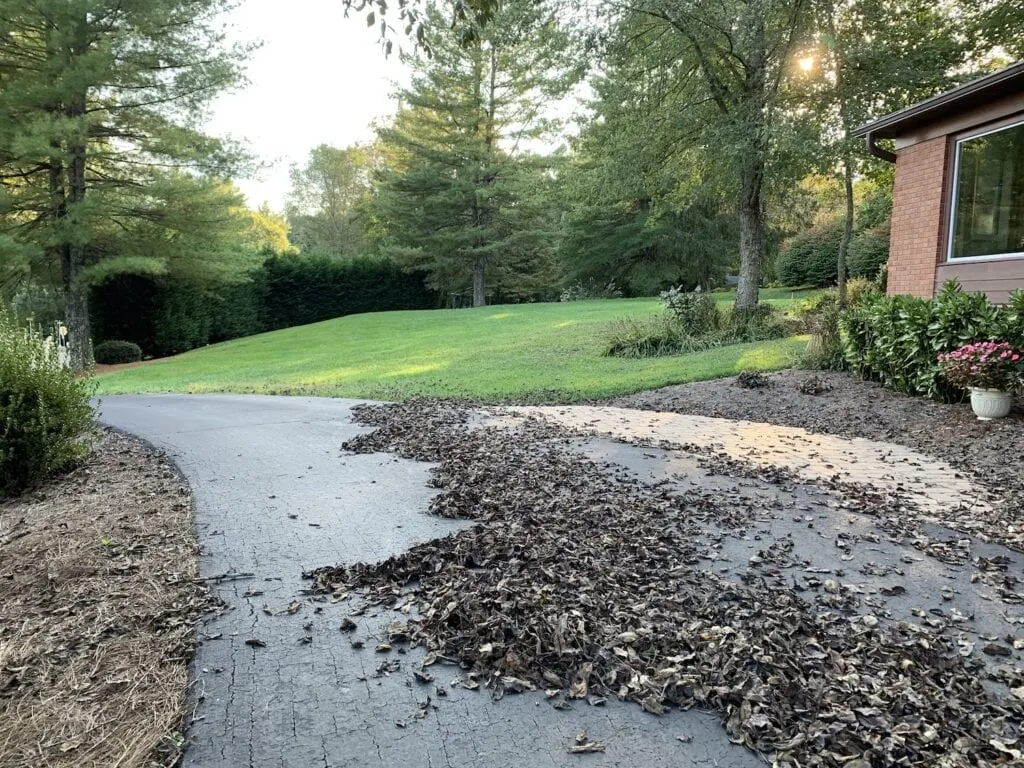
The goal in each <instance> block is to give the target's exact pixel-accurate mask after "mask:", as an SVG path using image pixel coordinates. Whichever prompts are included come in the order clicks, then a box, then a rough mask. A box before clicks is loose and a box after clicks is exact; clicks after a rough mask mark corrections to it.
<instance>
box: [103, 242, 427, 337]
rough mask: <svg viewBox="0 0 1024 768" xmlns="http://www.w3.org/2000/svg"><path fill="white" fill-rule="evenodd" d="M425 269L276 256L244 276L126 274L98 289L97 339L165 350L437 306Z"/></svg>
mask: <svg viewBox="0 0 1024 768" xmlns="http://www.w3.org/2000/svg"><path fill="white" fill-rule="evenodd" d="M437 303H438V298H437V294H436V293H435V292H433V291H430V290H428V289H427V288H426V287H425V286H424V284H423V278H422V275H420V274H416V273H406V272H403V271H402V269H401V268H400V267H399V266H398V265H397V264H395V263H393V262H392V261H390V260H387V259H383V258H376V257H368V256H364V257H356V258H349V259H342V258H339V257H334V256H316V255H313V256H280V257H278V256H273V257H270V258H269V259H267V260H266V262H264V264H263V265H262V266H261V267H260V268H259V269H257V270H256V271H255V272H253V273H252V274H251V275H250V276H249V279H248V280H246V281H244V282H233V283H220V284H213V285H210V284H206V283H198V282H195V281H191V280H187V279H181V278H173V277H166V276H164V277H155V278H154V277H148V276H141V275H121V276H118V277H115V278H111V279H109V280H107V281H106V282H104V283H103V284H102V285H100V286H98V287H96V288H95V289H93V292H92V297H91V309H92V327H93V336H94V339H96V340H98V341H105V340H112V339H116V340H126V341H130V342H133V343H135V344H138V345H139V347H141V348H142V350H143V351H144V352H145V353H146V354H150V355H154V356H157V357H163V356H166V355H174V354H178V353H180V352H185V351H187V350H190V349H194V348H196V347H201V346H204V345H206V344H211V343H214V342H218V341H226V340H228V339H235V338H239V337H242V336H251V335H253V334H257V333H262V332H263V331H268V330H275V329H278V328H288V327H291V326H293V325H305V324H307V323H315V322H318V321H320V320H329V319H331V318H333V317H342V316H344V315H351V314H356V313H360V312H383V311H388V310H394V309H428V308H433V307H436V306H437Z"/></svg>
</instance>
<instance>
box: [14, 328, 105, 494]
mask: <svg viewBox="0 0 1024 768" xmlns="http://www.w3.org/2000/svg"><path fill="white" fill-rule="evenodd" d="M91 394H92V384H91V380H90V379H89V378H87V377H82V378H79V377H76V376H75V374H74V373H73V372H72V371H71V370H69V369H67V368H63V367H61V365H60V363H59V361H58V359H57V350H56V348H55V347H54V346H53V345H52V344H51V343H50V342H47V341H45V340H44V339H43V336H42V334H41V333H39V331H38V330H37V329H35V328H29V329H26V328H22V327H19V326H17V325H16V324H15V323H14V322H13V321H12V320H11V319H10V318H8V317H7V316H6V315H5V314H3V313H2V312H0V496H10V495H13V494H16V493H18V492H20V491H22V490H24V489H25V488H27V487H28V486H30V485H32V484H33V483H35V482H37V481H38V480H41V479H42V478H44V477H46V476H47V475H49V474H50V473H52V472H55V471H56V470H58V469H61V468H62V467H65V466H67V465H68V464H69V463H71V462H73V461H75V460H77V459H80V458H82V457H83V456H84V455H85V453H86V451H87V446H86V444H85V442H84V439H85V435H86V431H87V430H88V428H89V426H90V424H91V422H92V407H91V406H90V404H89V397H90V395H91Z"/></svg>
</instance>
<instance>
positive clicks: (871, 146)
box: [864, 131, 896, 163]
mask: <svg viewBox="0 0 1024 768" xmlns="http://www.w3.org/2000/svg"><path fill="white" fill-rule="evenodd" d="M864 141H865V143H866V144H867V145H868V154H869V155H871V156H872V157H877V158H878V159H879V160H885V162H887V163H895V162H896V153H895V152H890V151H889V150H888V149H886V148H885V147H880V146H879V145H878V135H877V134H876V133H875V132H874V131H868V133H867V134H866V135H865V136H864Z"/></svg>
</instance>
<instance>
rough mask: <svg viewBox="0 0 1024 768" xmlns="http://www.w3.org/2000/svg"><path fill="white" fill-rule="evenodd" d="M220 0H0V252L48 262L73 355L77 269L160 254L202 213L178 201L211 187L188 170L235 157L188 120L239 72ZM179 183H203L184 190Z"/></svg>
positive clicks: (83, 302) (79, 351)
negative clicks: (58, 285) (55, 279)
mask: <svg viewBox="0 0 1024 768" xmlns="http://www.w3.org/2000/svg"><path fill="white" fill-rule="evenodd" d="M227 7H228V0H36V1H35V2H32V3H25V2H24V1H23V0H0V185H2V189H3V192H2V195H0V232H2V237H0V248H2V250H0V259H2V260H3V262H4V263H5V265H7V267H8V270H5V271H7V272H8V274H9V273H11V272H12V271H15V270H14V269H11V267H12V265H16V263H17V264H20V265H21V266H22V267H23V268H27V267H33V266H34V267H36V268H37V269H38V268H51V267H53V266H54V265H59V271H60V282H61V285H62V288H63V293H64V300H65V319H66V321H67V323H68V325H69V327H70V328H71V331H72V339H71V341H72V362H73V364H74V365H75V366H76V367H78V368H81V367H84V366H85V365H87V364H88V362H89V355H90V352H89V343H88V342H89V325H88V323H89V313H88V306H87V304H88V275H87V270H89V269H90V268H94V269H95V270H96V271H98V272H101V273H105V274H106V273H110V272H111V271H113V270H114V269H115V268H116V264H115V263H114V262H113V260H115V259H121V260H122V266H123V267H129V266H130V267H131V268H139V267H140V266H142V265H143V264H146V265H148V267H149V268H151V269H155V268H158V267H159V264H160V263H165V261H166V253H165V251H167V250H168V249H170V250H173V249H174V248H175V247H176V246H181V245H184V243H185V242H186V241H187V240H188V239H189V238H190V237H191V235H190V233H194V232H195V229H194V226H193V225H194V224H195V223H196V221H197V219H196V216H198V222H200V223H202V222H204V221H205V220H206V218H207V217H206V215H204V213H203V212H202V211H201V210H200V209H198V208H193V209H192V210H191V211H190V212H189V211H188V209H189V208H190V207H191V206H193V205H200V204H201V201H202V199H203V197H204V195H205V196H209V195H214V196H217V195H219V194H221V193H220V192H219V191H218V187H217V184H216V183H215V182H212V181H210V182H204V181H203V180H202V179H201V178H197V175H202V174H212V175H213V176H222V175H224V174H227V173H228V172H230V171H232V170H233V169H235V168H237V166H238V164H239V162H240V161H241V159H242V158H241V155H240V154H239V153H238V152H237V151H235V150H234V149H233V148H231V147H229V146H227V145H225V144H223V143H222V142H219V141H217V140H215V139H211V138H209V137H207V136H205V135H203V133H202V132H201V131H199V130H197V129H196V128H195V127H194V123H195V120H194V118H195V117H197V116H198V115H200V114H201V111H202V109H203V107H204V106H205V105H206V104H207V103H208V102H209V100H210V99H211V98H212V97H213V96H215V95H216V94H217V93H219V92H220V91H222V90H224V89H225V88H229V87H230V86H232V85H233V84H235V83H237V82H239V80H240V77H241V74H240V65H241V62H242V60H243V58H244V56H245V54H246V50H245V49H244V48H242V47H237V46H227V45H226V44H225V43H224V33H223V30H222V29H221V27H220V24H219V20H218V19H217V16H218V14H219V13H221V12H222V11H224V10H225V9H226V8H227ZM178 171H180V173H178ZM183 188H184V189H186V190H187V191H189V192H195V191H196V190H197V188H199V189H201V191H202V194H200V195H198V196H196V197H193V198H191V200H189V201H186V200H184V199H183V198H181V197H180V196H179V195H180V193H181V192H182V191H183ZM213 223H214V224H217V222H213ZM217 225H218V226H219V224H217ZM176 227H180V228H178V229H176ZM112 232H113V233H116V237H115V236H111V235H110V233H112ZM130 235H137V236H138V239H134V240H133V239H132V238H131V237H129V236H130ZM115 241H117V242H118V243H119V246H118V247H117V248H116V249H112V248H110V247H109V245H110V244H112V243H113V242H115ZM129 242H131V243H132V245H131V247H130V248H129V249H128V250H125V248H126V244H127V243H129ZM106 260H111V261H107V263H105V264H101V262H104V261H106Z"/></svg>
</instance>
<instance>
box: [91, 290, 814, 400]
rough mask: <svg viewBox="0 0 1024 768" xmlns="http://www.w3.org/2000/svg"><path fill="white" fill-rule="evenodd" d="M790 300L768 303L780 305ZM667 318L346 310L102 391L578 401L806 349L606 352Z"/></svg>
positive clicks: (638, 302)
mask: <svg viewBox="0 0 1024 768" xmlns="http://www.w3.org/2000/svg"><path fill="white" fill-rule="evenodd" d="M792 296H793V294H791V292H789V291H765V292H764V293H763V296H762V297H763V299H765V300H768V301H770V302H772V303H778V304H784V303H788V301H789V300H790V299H791V297H792ZM797 298H800V295H797ZM716 299H718V300H720V301H722V302H730V301H731V300H732V296H731V295H730V294H721V295H720V296H719V295H716ZM660 311H661V305H660V302H658V301H657V300H656V299H612V300H603V301H581V302H570V303H564V304H561V303H559V304H517V305H503V306H492V307H481V308H479V309H462V310H457V311H452V310H427V311H409V312H379V313H371V314H364V315H350V316H349V317H343V318H337V319H335V320H327V321H324V322H322V323H314V324H312V325H306V326H300V327H296V328H286V329H284V330H280V331H274V332H272V333H264V334H261V335H259V336H250V337H248V338H244V339H236V340H234V341H229V342H224V343H222V344H216V345H212V346H209V347H204V348H203V349H198V350H194V351H192V352H188V353H185V354H183V355H178V356H177V357H173V358H168V359H166V360H160V361H157V362H154V363H151V364H148V365H143V366H139V367H135V368H125V369H121V370H118V371H115V372H111V373H108V374H105V375H102V376H100V377H99V385H100V393H101V394H113V393H138V392H255V393H264V394H294V395H298V394H308V395H314V394H315V395H333V396H338V397H365V398H379V399H403V398H407V397H413V396H419V395H425V396H436V397H471V398H482V399H487V400H534V401H537V400H560V401H571V400H580V399H586V398H596V397H603V396H610V395H614V394H620V393H625V392H635V391H638V390H642V389H651V388H654V387H659V386H664V385H667V384H673V383H680V382H685V381H697V380H701V379H710V378H716V377H720V376H729V375H732V374H735V373H738V372H739V371H742V370H774V369H779V368H785V367H787V366H788V365H790V364H791V363H792V361H793V359H794V358H795V356H796V355H798V354H799V353H800V352H801V351H802V349H803V347H804V346H805V344H806V339H805V338H800V337H796V338H792V339H782V340H779V341H774V342H767V343H761V344H743V345H737V346H732V347H723V348H721V349H714V350H710V351H707V352H700V353H695V354H689V355H681V356H678V357H663V358H655V359H646V360H625V359H618V358H610V357H602V356H601V351H602V344H603V327H604V325H605V324H607V323H608V322H609V321H611V320H617V319H621V318H623V317H630V316H643V315H652V314H655V313H657V312H660Z"/></svg>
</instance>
